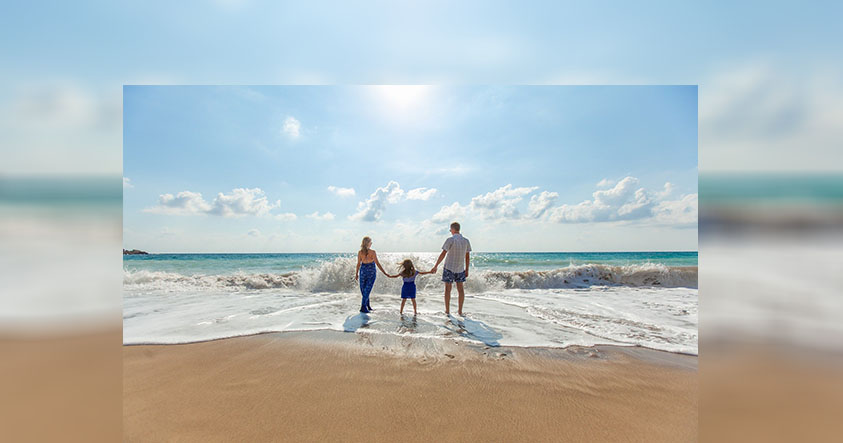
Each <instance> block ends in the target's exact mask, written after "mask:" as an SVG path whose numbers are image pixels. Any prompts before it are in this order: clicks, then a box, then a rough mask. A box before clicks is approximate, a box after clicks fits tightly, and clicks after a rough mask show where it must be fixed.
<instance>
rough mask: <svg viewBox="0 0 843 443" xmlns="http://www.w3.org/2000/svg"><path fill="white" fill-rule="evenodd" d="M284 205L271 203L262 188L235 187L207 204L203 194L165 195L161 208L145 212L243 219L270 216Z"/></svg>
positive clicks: (155, 207) (159, 202) (159, 203)
mask: <svg viewBox="0 0 843 443" xmlns="http://www.w3.org/2000/svg"><path fill="white" fill-rule="evenodd" d="M280 205H281V201H280V200H279V201H276V202H275V203H270V202H269V199H267V198H266V195H264V193H263V191H262V190H261V189H260V188H252V189H246V188H236V189H233V190H232V191H231V193H230V194H223V193H222V192H220V193H219V194H217V197H216V198H215V199H214V201H213V202H211V203H208V202H207V201H205V199H204V198H203V197H202V194H201V193H198V192H191V191H182V192H179V193H178V194H176V195H173V194H162V195H161V196H159V198H158V205H157V206H153V207H151V208H146V209H144V212H151V213H157V214H171V215H219V216H223V217H241V216H245V215H267V214H269V212H270V211H271V210H272V209H274V208H277V207H279V206H280Z"/></svg>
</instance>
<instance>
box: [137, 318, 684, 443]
mask: <svg viewBox="0 0 843 443" xmlns="http://www.w3.org/2000/svg"><path fill="white" fill-rule="evenodd" d="M327 335H328V336H329V337H328V338H329V339H326V334H321V335H320V334H313V333H310V334H296V333H274V334H263V335H257V336H250V337H241V338H233V339H226V340H217V341H211V342H204V343H194V344H186V345H150V346H124V347H123V436H124V440H126V441H164V440H167V441H174V440H175V441H219V440H235V441H269V440H296V441H302V440H304V441H337V440H341V441H384V440H390V441H423V440H424V441H431V440H446V441H524V440H529V441H595V440H600V441H648V442H653V441H670V442H677V441H695V440H696V439H697V405H698V393H697V357H694V356H682V355H676V354H669V353H663V352H657V351H649V350H641V349H624V348H614V347H597V348H569V349H564V350H559V349H529V348H505V347H504V348H491V349H484V348H482V347H470V346H469V347H467V346H464V345H462V346H461V345H459V344H453V345H450V348H444V349H443V348H436V349H428V350H427V351H426V352H422V353H413V352H402V351H401V350H400V349H399V350H398V352H394V351H395V349H394V348H390V347H389V346H380V344H375V345H373V344H372V343H371V341H370V340H371V339H370V338H364V336H365V335H366V334H342V333H336V334H327ZM348 337H352V338H351V339H349V338H348ZM363 342H365V343H364V344H361V343H363ZM446 353H447V354H449V355H445V354H446Z"/></svg>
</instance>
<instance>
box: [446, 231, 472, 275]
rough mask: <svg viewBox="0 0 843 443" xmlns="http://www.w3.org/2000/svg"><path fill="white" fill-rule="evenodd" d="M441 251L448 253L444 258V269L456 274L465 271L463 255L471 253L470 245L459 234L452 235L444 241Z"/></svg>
mask: <svg viewBox="0 0 843 443" xmlns="http://www.w3.org/2000/svg"><path fill="white" fill-rule="evenodd" d="M442 249H443V250H445V251H448V254H447V255H446V256H445V269H447V270H449V271H451V272H453V273H455V274H458V273H460V272H463V271H465V254H466V252H469V251H471V243H469V242H468V239H467V238H465V237H463V236H462V235H461V234H454V235H452V236H451V237H448V239H447V240H445V244H444V245H442Z"/></svg>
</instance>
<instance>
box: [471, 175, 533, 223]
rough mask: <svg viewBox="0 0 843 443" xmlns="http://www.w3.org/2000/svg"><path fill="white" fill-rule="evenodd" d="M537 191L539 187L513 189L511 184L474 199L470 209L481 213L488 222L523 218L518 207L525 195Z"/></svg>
mask: <svg viewBox="0 0 843 443" xmlns="http://www.w3.org/2000/svg"><path fill="white" fill-rule="evenodd" d="M536 189H538V187H537V186H533V187H522V188H513V187H512V185H511V184H508V185H506V186H503V187H501V188H498V189H496V190H494V191H492V192H489V193H486V194H483V195H478V196H477V197H474V198H472V199H471V203H470V207H471V209H472V210H475V211H478V212H480V213H481V214H482V215H483V216H484V217H485V218H486V219H488V220H491V219H500V218H509V219H516V218H519V217H520V216H521V214H520V212H519V211H518V208H517V207H516V206H517V205H518V203H519V202H520V201H521V200H522V199H523V197H524V196H525V195H527V194H529V193H531V192H533V191H535V190H536Z"/></svg>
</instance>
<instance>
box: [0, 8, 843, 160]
mask: <svg viewBox="0 0 843 443" xmlns="http://www.w3.org/2000/svg"><path fill="white" fill-rule="evenodd" d="M842 14H843V3H839V2H824V3H818V4H814V5H805V4H801V3H793V2H778V1H772V2H770V1H764V2H761V1H749V2H718V1H714V2H704V3H699V2H697V3H694V2H667V1H655V2H634V3H633V2H621V1H618V2H608V3H603V4H601V5H600V6H599V7H596V6H594V5H591V4H589V3H587V2H564V1H536V2H531V5H530V7H529V8H527V7H524V5H523V4H521V3H518V2H506V1H461V2H445V1H430V2H423V3H421V2H419V3H411V2H392V1H373V2H354V3H349V2H327V1H313V2H286V1H278V2H275V1H272V2H270V1H257V0H217V1H179V2H172V1H147V2H140V3H137V2H136V3H131V2H105V1H78V2H42V1H29V2H15V3H9V4H8V5H4V9H3V14H0V76H2V78H3V82H0V116H2V117H3V118H0V155H3V159H4V161H3V162H2V164H0V174H8V175H15V174H30V175H31V174H63V175H67V174H105V175H114V176H119V175H121V168H122V149H121V143H122V120H121V105H122V86H123V85H124V84H345V85H348V84H449V85H455V84H499V85H500V84H503V85H505V84H650V85H659V84H691V85H695V84H696V85H699V86H700V88H699V109H700V115H699V123H700V126H699V128H700V151H699V152H700V158H699V160H700V161H699V166H700V170H701V171H702V172H703V173H706V172H728V171H737V172H743V171H807V172H812V171H814V172H817V171H835V172H840V171H841V170H843V163H841V162H835V161H822V160H821V159H824V158H835V157H836V156H837V155H838V150H839V146H840V143H841V141H843V128H841V125H840V124H839V121H840V115H843V105H842V104H843V58H841V57H840V56H839V52H840V44H841V41H843V27H841V26H839V23H838V22H839V17H840V16H841V15H842Z"/></svg>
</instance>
